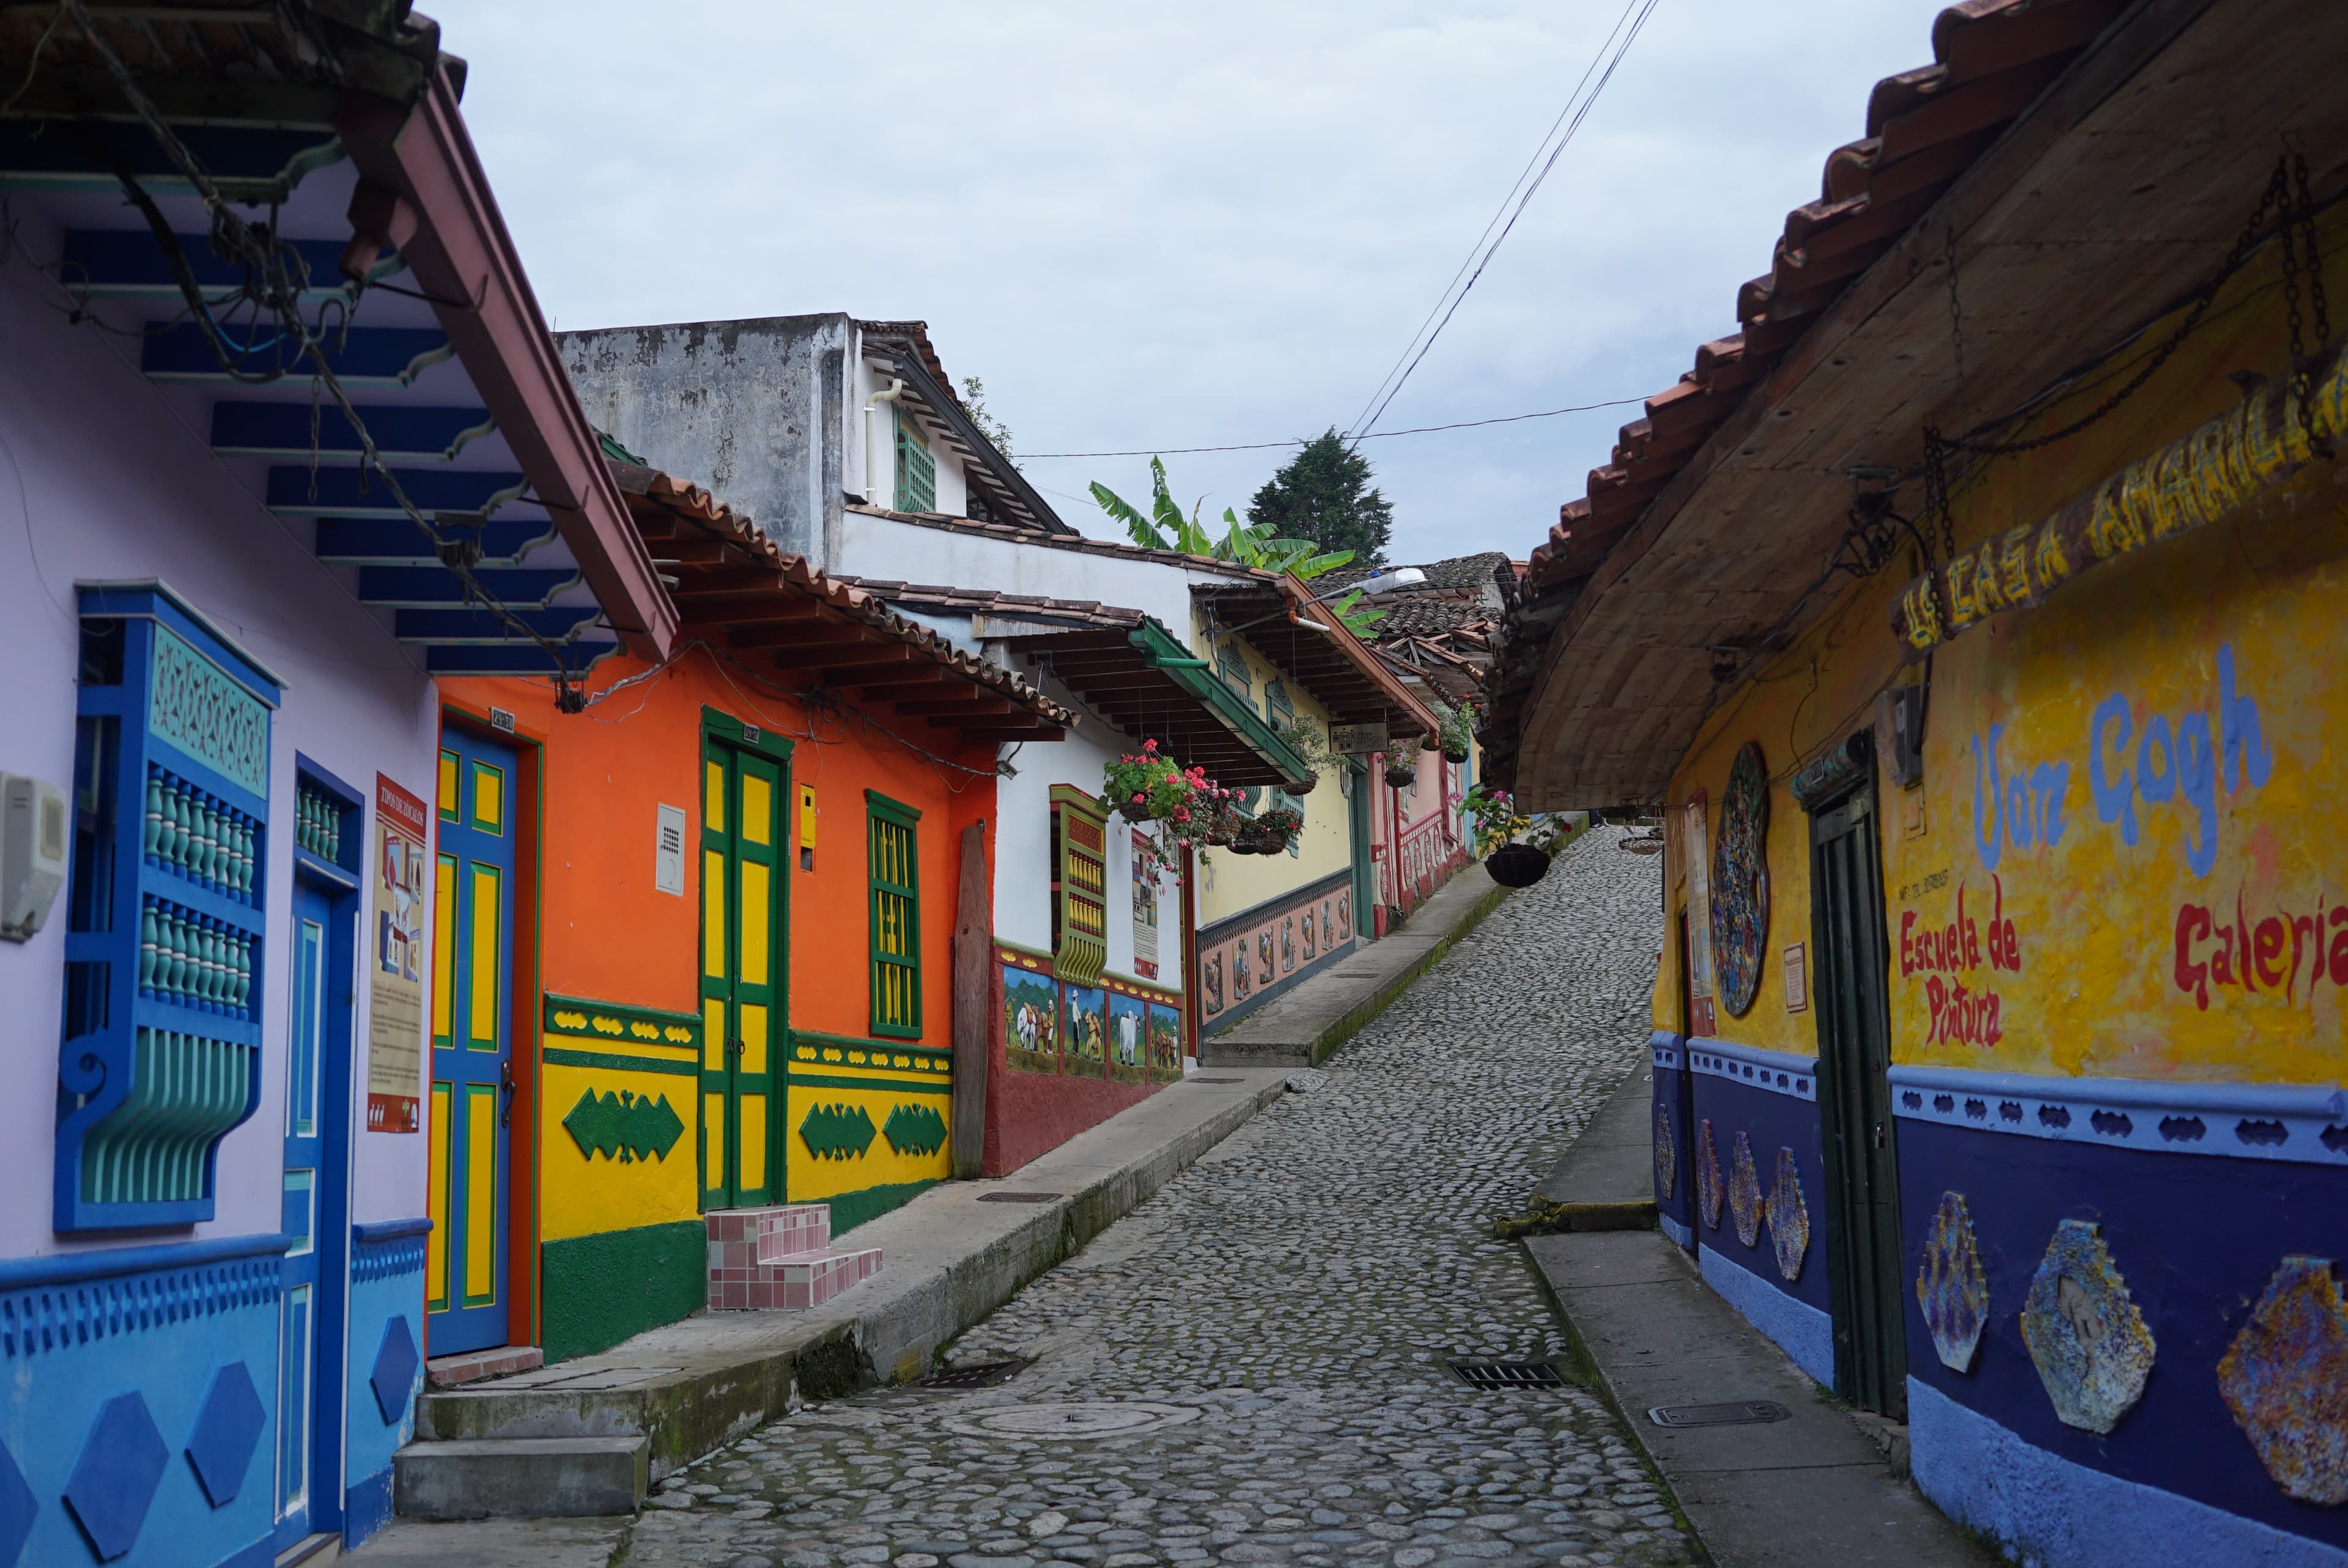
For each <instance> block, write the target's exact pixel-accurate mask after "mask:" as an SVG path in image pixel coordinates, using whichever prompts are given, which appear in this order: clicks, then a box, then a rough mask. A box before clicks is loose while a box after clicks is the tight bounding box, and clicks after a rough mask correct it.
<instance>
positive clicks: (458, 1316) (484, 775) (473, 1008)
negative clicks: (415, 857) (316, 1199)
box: [425, 730, 516, 1356]
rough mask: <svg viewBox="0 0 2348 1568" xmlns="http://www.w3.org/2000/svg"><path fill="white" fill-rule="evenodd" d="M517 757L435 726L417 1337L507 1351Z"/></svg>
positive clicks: (439, 1344)
mask: <svg viewBox="0 0 2348 1568" xmlns="http://www.w3.org/2000/svg"><path fill="white" fill-rule="evenodd" d="M514 760H515V759H514V750H513V748H512V747H511V746H508V745H503V744H500V743H498V742H496V741H492V740H489V739H487V738H485V737H481V736H477V735H472V734H469V733H461V732H458V731H456V730H448V731H447V732H445V733H444V735H443V738H442V741H441V750H440V780H439V790H438V794H439V800H438V815H439V845H438V850H437V853H436V856H435V873H436V882H435V909H434V914H433V936H432V940H433V964H432V987H433V990H432V1104H431V1111H430V1116H431V1122H430V1125H431V1129H432V1160H431V1178H430V1180H431V1194H430V1197H431V1214H432V1240H431V1245H430V1251H429V1252H428V1253H427V1260H426V1264H425V1343H426V1345H427V1348H428V1349H429V1352H430V1353H431V1354H432V1355H435V1356H446V1355H448V1354H451V1353H453V1352H456V1351H460V1350H486V1349H489V1348H491V1347H493V1346H498V1345H503V1344H504V1343H506V1322H507V1318H506V1308H507V1296H506V1172H507V1153H506V1152H507V1146H508V1133H509V1132H510V1129H509V1127H508V1125H507V1122H508V1117H509V1112H510V1111H511V1109H512V1104H513V1041H512V1040H511V1039H510V1035H509V1031H508V1019H509V1016H510V1012H511V1010H512V985H513V907H514V886H513V881H514V815H515V806H516V800H515V794H514V781H515V767H514Z"/></svg>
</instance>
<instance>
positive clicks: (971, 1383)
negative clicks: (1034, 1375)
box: [914, 1356, 1027, 1389]
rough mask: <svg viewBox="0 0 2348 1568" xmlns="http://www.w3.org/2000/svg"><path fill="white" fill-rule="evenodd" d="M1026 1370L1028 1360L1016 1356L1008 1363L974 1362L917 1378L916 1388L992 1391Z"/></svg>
mask: <svg viewBox="0 0 2348 1568" xmlns="http://www.w3.org/2000/svg"><path fill="white" fill-rule="evenodd" d="M1026 1368H1027V1360H1026V1358H1023V1357H1016V1356H1014V1357H1013V1358H1011V1359H1010V1360H1008V1361H973V1362H970V1363H968V1364H967V1365H964V1366H961V1367H948V1368H945V1369H944V1370H943V1371H940V1372H932V1373H931V1374H930V1375H929V1376H928V1377H926V1378H917V1379H916V1380H915V1383H914V1386H915V1387H916V1388H922V1389H991V1388H993V1387H994V1385H995V1384H997V1383H1008V1382H1009V1381H1011V1379H1012V1378H1015V1377H1017V1376H1018V1375H1019V1374H1020V1373H1021V1372H1023V1371H1025V1370H1026Z"/></svg>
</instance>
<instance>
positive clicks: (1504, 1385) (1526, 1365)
mask: <svg viewBox="0 0 2348 1568" xmlns="http://www.w3.org/2000/svg"><path fill="white" fill-rule="evenodd" d="M1447 1365H1448V1366H1449V1367H1450V1368H1451V1375H1452V1376H1453V1377H1455V1378H1458V1379H1459V1380H1460V1381H1461V1382H1463V1383H1465V1384H1467V1385H1468V1387H1469V1388H1471V1389H1562V1388H1564V1387H1565V1379H1564V1378H1560V1377H1559V1376H1558V1375H1557V1368H1554V1367H1552V1366H1550V1364H1549V1363H1548V1362H1546V1361H1452V1362H1448V1363H1447Z"/></svg>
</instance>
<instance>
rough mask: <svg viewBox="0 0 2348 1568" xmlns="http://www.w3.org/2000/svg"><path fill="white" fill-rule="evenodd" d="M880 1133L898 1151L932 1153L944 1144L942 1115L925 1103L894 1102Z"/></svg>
mask: <svg viewBox="0 0 2348 1568" xmlns="http://www.w3.org/2000/svg"><path fill="white" fill-rule="evenodd" d="M880 1136H882V1137H883V1138H886V1139H888V1140H889V1147H891V1149H894V1150H896V1151H897V1153H900V1154H934V1153H937V1152H938V1151H939V1150H940V1149H942V1148H944V1147H945V1146H946V1119H945V1118H944V1117H942V1116H941V1115H939V1114H938V1113H937V1112H934V1111H932V1110H931V1109H930V1108H929V1107H928V1106H926V1105H898V1106H894V1107H892V1108H891V1110H890V1112H889V1120H887V1121H886V1122H882V1123H880Z"/></svg>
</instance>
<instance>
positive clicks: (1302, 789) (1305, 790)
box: [1288, 773, 1321, 794]
mask: <svg viewBox="0 0 2348 1568" xmlns="http://www.w3.org/2000/svg"><path fill="white" fill-rule="evenodd" d="M1320 782H1321V775H1320V774H1318V773H1308V774H1305V775H1304V782H1303V784H1300V785H1298V786H1297V787H1296V788H1294V789H1292V790H1290V791H1289V792H1288V793H1289V794H1312V793H1313V785H1314V784H1319V783H1320Z"/></svg>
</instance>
